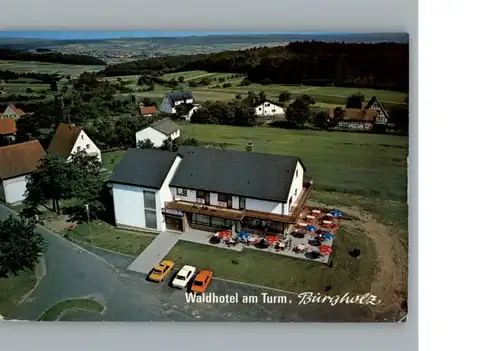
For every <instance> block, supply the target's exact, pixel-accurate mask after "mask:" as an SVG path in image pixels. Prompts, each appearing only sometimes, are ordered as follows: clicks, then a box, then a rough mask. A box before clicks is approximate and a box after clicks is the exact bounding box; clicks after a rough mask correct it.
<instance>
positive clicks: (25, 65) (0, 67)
mask: <svg viewBox="0 0 500 351" xmlns="http://www.w3.org/2000/svg"><path fill="white" fill-rule="evenodd" d="M102 69H104V66H85V65H65V64H60V63H50V62H31V61H6V60H0V71H6V70H9V71H13V72H17V73H27V72H37V73H46V74H52V73H59V74H61V75H70V76H79V75H80V74H82V73H83V72H86V71H87V72H95V71H100V70H102Z"/></svg>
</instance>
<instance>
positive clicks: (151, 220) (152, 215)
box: [144, 209, 158, 229]
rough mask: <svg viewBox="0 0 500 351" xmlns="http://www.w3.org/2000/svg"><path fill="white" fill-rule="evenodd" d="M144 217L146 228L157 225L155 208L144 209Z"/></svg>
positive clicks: (154, 227) (156, 226)
mask: <svg viewBox="0 0 500 351" xmlns="http://www.w3.org/2000/svg"><path fill="white" fill-rule="evenodd" d="M144 218H145V222H146V228H149V229H157V228H158V225H157V223H156V210H148V209H145V210H144Z"/></svg>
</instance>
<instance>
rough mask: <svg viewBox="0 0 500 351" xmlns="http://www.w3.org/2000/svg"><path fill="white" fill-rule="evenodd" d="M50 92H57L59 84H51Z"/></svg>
mask: <svg viewBox="0 0 500 351" xmlns="http://www.w3.org/2000/svg"><path fill="white" fill-rule="evenodd" d="M50 91H54V92H55V91H57V82H52V83H50Z"/></svg>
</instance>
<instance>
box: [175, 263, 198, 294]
mask: <svg viewBox="0 0 500 351" xmlns="http://www.w3.org/2000/svg"><path fill="white" fill-rule="evenodd" d="M195 272H196V268H195V267H193V266H184V267H182V268H181V270H180V271H179V272H178V273H177V275H176V276H175V277H174V279H173V280H172V286H173V287H175V288H179V289H185V288H186V287H187V285H188V283H189V282H190V281H191V279H192V278H193V277H194V274H195Z"/></svg>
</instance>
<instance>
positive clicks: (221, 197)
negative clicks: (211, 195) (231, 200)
mask: <svg viewBox="0 0 500 351" xmlns="http://www.w3.org/2000/svg"><path fill="white" fill-rule="evenodd" d="M217 201H219V202H227V195H226V194H217Z"/></svg>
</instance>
